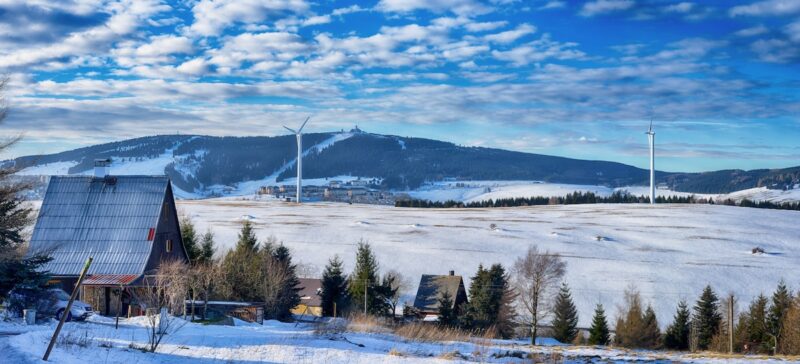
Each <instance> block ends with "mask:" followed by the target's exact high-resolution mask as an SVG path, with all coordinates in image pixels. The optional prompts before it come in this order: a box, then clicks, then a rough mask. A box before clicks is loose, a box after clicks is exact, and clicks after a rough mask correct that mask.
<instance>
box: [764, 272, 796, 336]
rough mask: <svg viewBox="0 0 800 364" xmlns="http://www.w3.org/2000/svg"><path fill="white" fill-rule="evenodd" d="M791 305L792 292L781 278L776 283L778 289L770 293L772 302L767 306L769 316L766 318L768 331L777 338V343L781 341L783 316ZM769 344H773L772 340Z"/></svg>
mask: <svg viewBox="0 0 800 364" xmlns="http://www.w3.org/2000/svg"><path fill="white" fill-rule="evenodd" d="M791 305H792V294H791V293H790V292H789V289H788V288H786V282H784V281H783V280H781V281H780V283H778V289H777V290H775V293H773V294H772V304H771V305H770V307H769V317H768V318H767V323H768V324H769V333H770V334H771V335H772V336H773V337H775V338H777V340H778V342H779V343H780V341H781V332H782V331H783V322H784V318H785V317H786V312H787V311H789V307H791ZM771 344H772V345H775V343H774V342H772V343H771Z"/></svg>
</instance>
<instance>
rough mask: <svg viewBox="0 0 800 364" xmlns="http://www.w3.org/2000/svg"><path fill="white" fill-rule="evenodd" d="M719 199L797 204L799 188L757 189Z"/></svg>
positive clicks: (799, 194)
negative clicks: (785, 189)
mask: <svg viewBox="0 0 800 364" xmlns="http://www.w3.org/2000/svg"><path fill="white" fill-rule="evenodd" d="M720 198H722V199H725V198H730V199H732V200H736V201H740V200H743V199H748V200H752V201H771V202H776V203H782V202H797V201H800V188H795V189H792V190H787V191H784V190H769V189H767V188H766V187H758V188H750V189H747V190H741V191H736V192H733V193H729V194H727V195H721V196H720Z"/></svg>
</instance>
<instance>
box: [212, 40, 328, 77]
mask: <svg viewBox="0 0 800 364" xmlns="http://www.w3.org/2000/svg"><path fill="white" fill-rule="evenodd" d="M311 49H312V47H311V46H310V45H309V44H306V42H305V41H304V40H303V39H302V38H301V37H300V36H299V35H297V34H294V33H288V32H266V33H256V34H253V33H242V34H239V35H237V36H235V37H230V38H226V39H225V40H224V45H223V46H222V48H219V49H215V50H210V51H209V52H208V53H209V54H210V55H211V60H210V61H209V62H210V63H211V64H215V65H218V66H221V67H229V68H238V67H239V66H240V65H241V64H242V63H243V62H245V61H248V62H260V61H265V60H271V61H284V62H288V61H291V60H293V59H295V58H296V57H298V56H301V55H303V54H306V52H308V51H310V50H311Z"/></svg>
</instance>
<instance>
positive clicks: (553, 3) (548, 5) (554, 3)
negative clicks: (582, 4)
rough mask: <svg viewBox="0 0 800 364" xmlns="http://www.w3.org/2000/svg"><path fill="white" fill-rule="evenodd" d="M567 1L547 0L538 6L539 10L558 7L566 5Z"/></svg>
mask: <svg viewBox="0 0 800 364" xmlns="http://www.w3.org/2000/svg"><path fill="white" fill-rule="evenodd" d="M566 6H567V3H566V2H564V1H559V0H552V1H548V2H547V3H546V4H544V5H542V6H540V7H539V10H549V9H560V8H563V7H566Z"/></svg>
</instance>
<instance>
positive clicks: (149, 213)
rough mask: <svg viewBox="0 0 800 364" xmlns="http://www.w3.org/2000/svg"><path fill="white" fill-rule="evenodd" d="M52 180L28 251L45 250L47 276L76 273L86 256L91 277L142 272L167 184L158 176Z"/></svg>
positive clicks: (81, 177)
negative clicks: (90, 258) (112, 180)
mask: <svg viewBox="0 0 800 364" xmlns="http://www.w3.org/2000/svg"><path fill="white" fill-rule="evenodd" d="M114 178H116V183H113V184H111V183H106V182H104V180H103V179H102V178H93V177H88V176H54V177H52V178H51V179H50V184H49V186H48V187H47V192H46V193H45V196H44V201H43V202H42V207H41V209H40V210H39V218H38V219H37V220H36V226H35V227H34V230H33V236H32V237H31V249H30V251H31V252H39V251H47V252H50V253H51V256H52V257H53V260H52V261H51V262H50V263H48V264H47V265H46V266H45V267H44V269H46V270H48V271H50V273H51V274H53V275H56V276H59V275H66V276H70V275H78V274H79V273H80V270H81V268H83V265H84V263H85V261H86V258H87V257H88V256H93V257H94V261H93V263H92V266H91V268H90V270H89V273H91V274H142V273H144V269H145V266H146V265H147V260H148V258H149V257H150V251H151V248H152V245H153V242H152V241H148V234H149V232H150V229H151V228H156V227H157V224H158V220H159V216H160V214H161V206H162V203H163V202H164V197H165V194H166V191H167V188H168V186H169V179H168V178H167V177H164V176H115V177H114Z"/></svg>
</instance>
